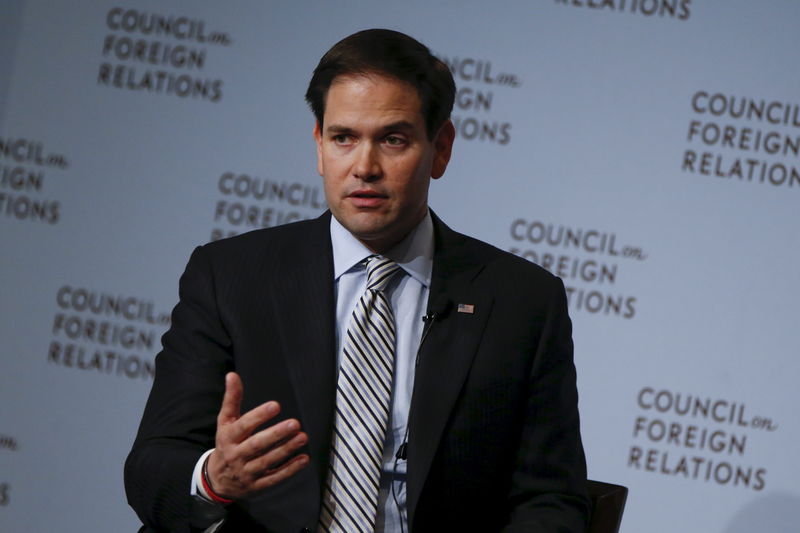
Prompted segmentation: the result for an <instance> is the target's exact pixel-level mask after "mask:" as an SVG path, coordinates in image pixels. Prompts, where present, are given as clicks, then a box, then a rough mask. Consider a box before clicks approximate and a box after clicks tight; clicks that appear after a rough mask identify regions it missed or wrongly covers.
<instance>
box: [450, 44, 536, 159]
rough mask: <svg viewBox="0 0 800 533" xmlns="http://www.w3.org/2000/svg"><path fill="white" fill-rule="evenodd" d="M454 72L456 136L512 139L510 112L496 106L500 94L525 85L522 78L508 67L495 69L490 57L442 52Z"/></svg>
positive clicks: (497, 140) (494, 140) (501, 141)
mask: <svg viewBox="0 0 800 533" xmlns="http://www.w3.org/2000/svg"><path fill="white" fill-rule="evenodd" d="M438 57H439V59H441V60H442V61H443V62H444V63H445V64H446V65H447V66H448V67H449V68H450V71H451V72H452V73H453V78H455V81H456V87H457V90H456V97H455V102H454V103H453V114H452V116H451V119H452V120H453V125H454V126H455V128H456V136H457V137H459V138H461V139H464V140H467V141H483V142H489V143H496V144H499V145H506V144H508V143H510V142H511V122H510V121H509V120H510V119H509V117H508V116H498V114H497V113H496V111H495V110H494V105H495V104H496V103H497V98H498V96H497V95H501V96H500V98H502V95H504V94H508V91H509V90H512V89H517V88H519V87H521V86H522V80H521V79H520V77H519V76H517V75H516V74H513V73H511V72H509V71H507V70H506V71H501V70H500V69H495V68H494V66H493V64H492V62H491V61H489V60H487V59H478V58H473V57H456V56H444V55H439V56H438Z"/></svg>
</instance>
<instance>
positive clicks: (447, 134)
mask: <svg viewBox="0 0 800 533" xmlns="http://www.w3.org/2000/svg"><path fill="white" fill-rule="evenodd" d="M455 138H456V128H455V126H453V122H452V121H451V120H449V119H448V120H447V121H445V123H444V124H442V127H441V128H439V132H438V133H437V134H436V138H435V139H434V140H433V148H434V150H435V152H434V154H433V166H432V167H431V177H432V178H433V179H439V178H441V177H442V176H443V175H444V171H445V170H447V163H449V162H450V154H451V153H452V152H453V141H454V140H455Z"/></svg>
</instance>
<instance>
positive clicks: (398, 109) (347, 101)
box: [325, 74, 422, 126]
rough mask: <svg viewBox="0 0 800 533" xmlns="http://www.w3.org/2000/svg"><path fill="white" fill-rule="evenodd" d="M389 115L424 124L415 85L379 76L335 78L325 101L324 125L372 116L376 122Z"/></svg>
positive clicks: (363, 75)
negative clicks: (331, 120)
mask: <svg viewBox="0 0 800 533" xmlns="http://www.w3.org/2000/svg"><path fill="white" fill-rule="evenodd" d="M387 115H404V118H405V119H406V120H411V119H414V120H417V119H418V120H420V121H421V120H422V103H421V101H420V97H419V94H418V92H417V90H416V88H415V87H414V86H413V85H411V84H409V83H407V82H404V81H401V80H398V79H396V78H392V77H389V76H383V75H380V74H357V75H343V76H338V77H336V78H334V80H333V82H332V83H331V85H330V87H329V89H328V93H327V95H326V98H325V122H328V120H329V119H332V118H333V119H335V118H337V117H340V118H345V117H348V116H349V117H355V116H359V117H370V116H371V117H374V118H376V119H377V118H378V117H381V116H387ZM326 126H327V124H326Z"/></svg>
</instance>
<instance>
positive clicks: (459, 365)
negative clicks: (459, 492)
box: [407, 216, 492, 524]
mask: <svg viewBox="0 0 800 533" xmlns="http://www.w3.org/2000/svg"><path fill="white" fill-rule="evenodd" d="M433 218H434V227H435V229H436V248H435V254H434V264H433V273H432V279H431V289H430V295H429V300H428V301H429V304H428V308H429V309H432V307H439V308H440V309H441V308H444V312H442V313H441V317H440V318H439V319H437V320H435V321H434V323H433V324H432V325H431V328H430V331H429V333H428V336H427V337H426V338H425V340H424V342H423V344H422V346H420V352H419V360H418V366H417V369H416V374H415V378H414V393H413V396H412V400H411V408H410V413H409V446H408V502H407V503H408V509H409V524H411V523H413V516H414V510H415V508H416V505H417V502H418V501H419V497H420V494H421V492H422V488H423V485H424V482H425V479H426V478H427V476H428V472H429V470H430V467H431V463H432V462H433V458H434V455H435V454H436V450H437V448H438V446H439V442H440V440H441V437H442V433H443V431H444V428H445V426H446V425H447V421H448V418H449V416H450V413H451V412H452V410H453V407H454V405H455V403H456V400H457V399H458V395H459V392H460V391H461V388H462V386H463V384H464V381H465V380H466V377H467V375H468V373H469V369H470V367H471V364H472V360H473V357H474V355H475V352H476V351H477V348H478V344H479V343H480V339H481V336H482V334H483V330H484V327H485V325H486V321H487V319H488V317H489V314H490V313H491V308H492V297H491V295H489V294H481V293H480V291H476V290H475V288H474V284H473V281H474V279H475V277H476V276H478V275H479V273H480V272H481V270H483V264H482V262H480V261H479V260H478V259H477V258H475V257H473V256H472V254H470V253H469V246H468V245H467V243H466V238H465V237H464V236H462V235H459V234H457V233H455V232H453V231H452V230H450V229H449V228H448V227H447V226H445V225H444V224H443V223H442V222H441V221H440V220H439V219H438V218H437V217H435V216H434V217H433ZM459 304H463V307H462V308H461V309H459Z"/></svg>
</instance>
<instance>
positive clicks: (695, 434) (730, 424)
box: [628, 387, 778, 491]
mask: <svg viewBox="0 0 800 533" xmlns="http://www.w3.org/2000/svg"><path fill="white" fill-rule="evenodd" d="M636 407H637V415H636V417H635V418H634V421H633V441H634V444H633V445H631V447H630V451H629V454H628V468H632V469H635V470H640V471H643V472H650V473H653V474H659V475H663V476H669V477H677V478H682V479H690V480H694V481H702V482H704V483H714V484H717V485H724V486H729V487H738V488H743V489H750V490H755V491H761V490H764V488H765V487H766V485H767V470H766V469H765V468H763V467H761V466H758V465H757V464H753V461H752V460H749V458H748V444H749V442H750V439H763V438H765V435H766V434H769V433H771V432H774V431H777V429H778V424H777V422H776V421H775V420H773V419H772V418H770V417H768V416H763V415H762V414H756V415H753V414H752V413H751V412H750V410H749V409H748V406H747V405H746V404H745V403H744V402H737V401H731V400H727V399H720V398H709V397H704V396H698V395H693V394H683V393H680V392H673V391H670V390H666V389H661V390H656V389H654V388H653V387H642V389H641V390H640V391H639V393H638V394H637V396H636Z"/></svg>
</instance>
